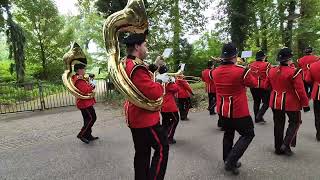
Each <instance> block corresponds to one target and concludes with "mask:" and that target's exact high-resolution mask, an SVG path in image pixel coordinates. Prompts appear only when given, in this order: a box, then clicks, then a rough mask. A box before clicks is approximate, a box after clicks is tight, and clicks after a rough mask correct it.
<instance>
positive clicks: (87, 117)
mask: <svg viewBox="0 0 320 180" xmlns="http://www.w3.org/2000/svg"><path fill="white" fill-rule="evenodd" d="M80 111H81V114H82V117H83V127H82V129H81V131H80V132H79V134H78V136H77V137H84V138H89V137H90V136H92V135H91V133H92V126H93V124H94V123H95V122H96V120H97V115H96V111H95V110H94V108H93V106H90V107H88V108H86V109H80Z"/></svg>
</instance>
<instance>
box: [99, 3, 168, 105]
mask: <svg viewBox="0 0 320 180" xmlns="http://www.w3.org/2000/svg"><path fill="white" fill-rule="evenodd" d="M147 29H148V18H147V14H146V10H145V7H144V2H143V0H128V3H127V5H126V7H125V8H124V9H123V10H121V11H118V12H115V13H113V14H112V15H110V16H109V17H108V18H107V20H106V22H105V24H104V27H103V35H104V42H105V47H106V51H107V57H108V69H109V74H110V76H111V79H112V80H113V83H114V85H115V87H116V88H117V89H118V90H119V92H120V93H122V94H123V95H124V96H125V97H126V98H127V99H128V100H129V102H131V103H132V104H134V105H136V106H138V107H140V108H143V109H146V110H149V111H158V110H160V108H161V105H162V101H163V98H162V97H161V98H159V99H157V100H150V99H148V98H147V97H145V96H144V95H143V94H142V93H141V92H140V91H139V90H138V88H137V87H136V86H135V85H134V84H133V83H132V81H131V80H130V78H129V77H128V75H127V73H126V71H125V68H124V65H123V62H122V61H121V59H120V48H119V39H118V38H119V32H130V33H144V32H145V31H146V30H147Z"/></svg>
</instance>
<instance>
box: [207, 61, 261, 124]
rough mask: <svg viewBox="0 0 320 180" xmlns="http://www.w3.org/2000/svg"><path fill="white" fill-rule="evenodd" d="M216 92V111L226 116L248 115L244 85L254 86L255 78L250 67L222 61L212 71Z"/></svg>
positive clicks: (239, 116) (240, 116)
mask: <svg viewBox="0 0 320 180" xmlns="http://www.w3.org/2000/svg"><path fill="white" fill-rule="evenodd" d="M212 77H213V81H214V83H215V86H216V90H217V91H216V93H217V112H218V114H219V115H221V116H223V117H227V118H243V117H247V116H250V113H249V108H248V99H247V94H246V92H247V91H246V86H250V87H256V86H257V79H256V78H255V77H254V76H253V75H252V73H250V69H248V68H247V69H245V68H244V67H243V66H239V65H235V64H233V63H232V62H223V63H222V65H220V66H219V67H218V68H216V69H215V70H214V71H212Z"/></svg>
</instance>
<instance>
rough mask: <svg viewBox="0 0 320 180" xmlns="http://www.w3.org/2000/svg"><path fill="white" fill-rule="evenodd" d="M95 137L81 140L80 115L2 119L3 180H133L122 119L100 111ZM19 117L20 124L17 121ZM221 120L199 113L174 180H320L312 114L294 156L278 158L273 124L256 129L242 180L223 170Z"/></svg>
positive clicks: (182, 140) (184, 138)
mask: <svg viewBox="0 0 320 180" xmlns="http://www.w3.org/2000/svg"><path fill="white" fill-rule="evenodd" d="M96 109H97V115H98V121H97V123H96V125H95V127H94V130H93V131H94V135H98V136H99V137H100V140H98V141H96V142H94V143H92V144H89V145H86V144H83V143H82V142H80V141H79V140H78V139H76V138H75V136H76V134H77V132H78V130H79V128H80V126H81V114H80V112H78V111H77V110H76V109H74V108H72V107H71V108H65V109H56V110H51V111H46V112H43V113H36V114H34V113H24V114H20V115H8V116H1V118H0V179H1V180H2V179H6V180H11V179H14V180H20V179H39V180H40V179H41V180H51V179H59V180H60V179H68V180H69V179H70V180H96V179H99V180H100V179H101V180H132V179H133V155H134V149H133V143H132V140H131V134H130V131H129V129H128V128H127V127H126V125H125V123H124V121H123V118H122V115H121V112H119V111H113V110H110V109H106V107H104V106H102V105H98V106H97V108H96ZM12 116H13V117H12ZM216 118H217V117H216V116H211V117H209V116H208V115H207V112H198V113H192V114H191V115H190V119H191V120H190V121H187V122H185V121H184V122H181V123H180V124H179V126H178V129H177V136H176V139H177V144H175V145H172V146H171V147H170V148H171V149H170V157H169V159H170V160H169V164H168V170H167V174H166V179H167V180H220V179H221V180H229V179H232V180H233V179H235V180H238V179H243V180H257V179H258V180H263V179H273V180H277V179H290V180H304V179H315V180H316V179H320V171H319V165H320V155H319V154H320V143H317V142H316V141H315V137H314V134H315V130H314V127H313V119H312V113H309V114H304V115H303V120H304V122H303V125H302V127H301V130H300V131H299V137H298V145H297V148H295V149H294V151H295V155H294V156H293V157H289V158H288V157H284V156H276V155H274V154H273V123H272V121H271V113H270V111H269V112H268V114H267V116H266V119H267V120H268V123H267V124H266V125H256V127H255V130H256V137H255V139H254V141H253V142H252V144H251V146H250V147H249V149H248V151H247V152H246V153H245V155H244V157H243V158H242V159H241V162H242V163H243V167H242V168H241V174H240V175H239V176H238V177H235V176H232V175H231V174H229V173H226V172H225V171H224V170H223V162H222V160H221V155H222V147H221V144H222V135H223V134H222V132H221V131H219V130H217V128H216V121H217V119H216Z"/></svg>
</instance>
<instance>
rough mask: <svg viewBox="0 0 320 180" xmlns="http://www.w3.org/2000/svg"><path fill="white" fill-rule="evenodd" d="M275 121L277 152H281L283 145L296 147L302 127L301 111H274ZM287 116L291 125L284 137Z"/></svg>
mask: <svg viewBox="0 0 320 180" xmlns="http://www.w3.org/2000/svg"><path fill="white" fill-rule="evenodd" d="M272 111H273V121H274V147H275V149H276V151H280V147H281V145H283V144H284V145H285V146H287V147H290V146H293V147H295V146H296V136H297V133H298V129H299V127H300V124H301V123H302V121H301V112H300V111H282V110H276V109H273V110H272ZM286 114H287V115H288V117H289V125H288V128H287V132H286V135H285V137H284V138H283V136H284V128H285V122H286Z"/></svg>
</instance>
